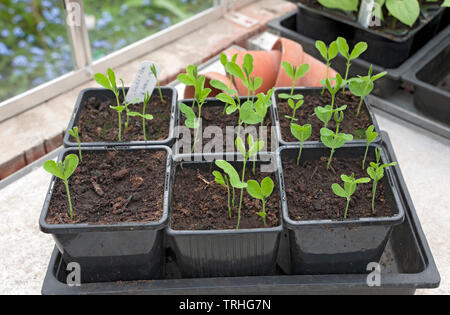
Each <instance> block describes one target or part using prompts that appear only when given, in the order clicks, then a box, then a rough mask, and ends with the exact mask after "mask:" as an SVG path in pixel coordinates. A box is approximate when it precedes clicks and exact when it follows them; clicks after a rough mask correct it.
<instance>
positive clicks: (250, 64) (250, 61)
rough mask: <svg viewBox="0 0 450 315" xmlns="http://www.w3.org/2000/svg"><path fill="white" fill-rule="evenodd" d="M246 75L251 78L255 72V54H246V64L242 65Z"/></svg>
mask: <svg viewBox="0 0 450 315" xmlns="http://www.w3.org/2000/svg"><path fill="white" fill-rule="evenodd" d="M242 68H243V69H244V72H245V74H246V76H247V77H248V78H249V77H250V76H251V74H252V72H253V56H252V55H250V54H246V55H245V56H244V64H243V65H242Z"/></svg>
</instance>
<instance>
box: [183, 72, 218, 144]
mask: <svg viewBox="0 0 450 315" xmlns="http://www.w3.org/2000/svg"><path fill="white" fill-rule="evenodd" d="M178 80H179V81H180V82H181V83H183V84H185V85H188V86H193V87H194V89H195V97H194V98H195V101H194V103H193V105H192V107H194V106H195V103H197V106H198V118H197V117H196V115H195V112H194V110H193V108H191V107H189V106H187V105H186V104H183V103H180V110H181V112H182V113H183V114H184V115H185V116H186V121H185V125H186V127H188V128H191V129H195V136H194V144H193V145H192V151H191V152H194V148H195V145H196V144H197V142H198V135H199V130H198V129H199V127H200V122H199V121H200V118H201V116H202V107H203V105H204V104H205V102H206V98H207V97H208V96H209V94H210V93H211V89H209V88H205V80H206V78H205V76H199V75H198V71H197V66H192V65H191V66H188V67H187V69H186V73H182V74H180V75H178Z"/></svg>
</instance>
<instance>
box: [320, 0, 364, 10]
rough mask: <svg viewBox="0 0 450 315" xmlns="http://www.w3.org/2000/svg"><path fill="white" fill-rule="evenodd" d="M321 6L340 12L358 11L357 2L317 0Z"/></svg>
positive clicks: (354, 0) (351, 0)
mask: <svg viewBox="0 0 450 315" xmlns="http://www.w3.org/2000/svg"><path fill="white" fill-rule="evenodd" d="M318 1H319V3H320V4H321V5H323V6H324V7H326V8H329V9H339V10H342V11H358V5H359V0H318Z"/></svg>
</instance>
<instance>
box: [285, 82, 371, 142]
mask: <svg viewBox="0 0 450 315" xmlns="http://www.w3.org/2000/svg"><path fill="white" fill-rule="evenodd" d="M281 93H285V92H284V91H283V92H281ZM278 94H280V93H278ZM278 94H277V110H278V118H279V119H280V128H281V136H282V139H283V140H284V141H286V142H298V140H297V139H296V138H295V137H294V136H293V135H292V133H291V121H290V119H288V118H286V117H285V116H286V115H289V116H291V115H292V109H291V108H290V107H289V104H288V102H287V101H286V100H283V99H280V98H279V97H278ZM303 96H304V100H305V103H304V104H303V105H302V107H300V109H298V110H297V111H296V113H295V118H297V119H298V121H296V122H295V123H296V124H300V125H304V124H311V126H312V134H311V137H310V138H309V139H308V141H320V129H321V128H322V127H323V122H321V121H320V120H319V119H318V118H317V117H316V115H315V113H314V108H316V107H317V106H325V105H328V104H331V95H330V93H329V92H328V91H325V92H324V94H323V95H321V94H320V90H319V91H316V92H313V93H311V92H306V91H304V92H303ZM359 101H360V98H359V97H356V96H354V95H353V94H351V93H350V92H349V91H347V92H346V93H345V95H343V94H342V92H339V93H338V94H337V95H336V101H335V106H334V108H337V107H340V106H342V105H347V109H346V110H345V111H344V121H343V122H342V124H341V125H340V127H339V129H340V132H344V133H349V134H352V135H353V139H354V140H357V139H364V138H365V130H366V129H367V127H369V126H370V125H372V118H371V117H370V115H369V112H368V110H367V108H366V107H365V106H364V104H362V105H361V112H360V113H359V116H356V111H357V109H358V105H359ZM328 128H329V129H331V130H336V122H335V121H334V119H333V118H332V119H331V120H330V122H329V123H328Z"/></svg>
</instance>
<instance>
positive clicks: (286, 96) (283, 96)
mask: <svg viewBox="0 0 450 315" xmlns="http://www.w3.org/2000/svg"><path fill="white" fill-rule="evenodd" d="M278 97H279V98H281V99H283V100H287V99H289V98H291V96H290V95H289V94H287V93H281V94H278Z"/></svg>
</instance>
